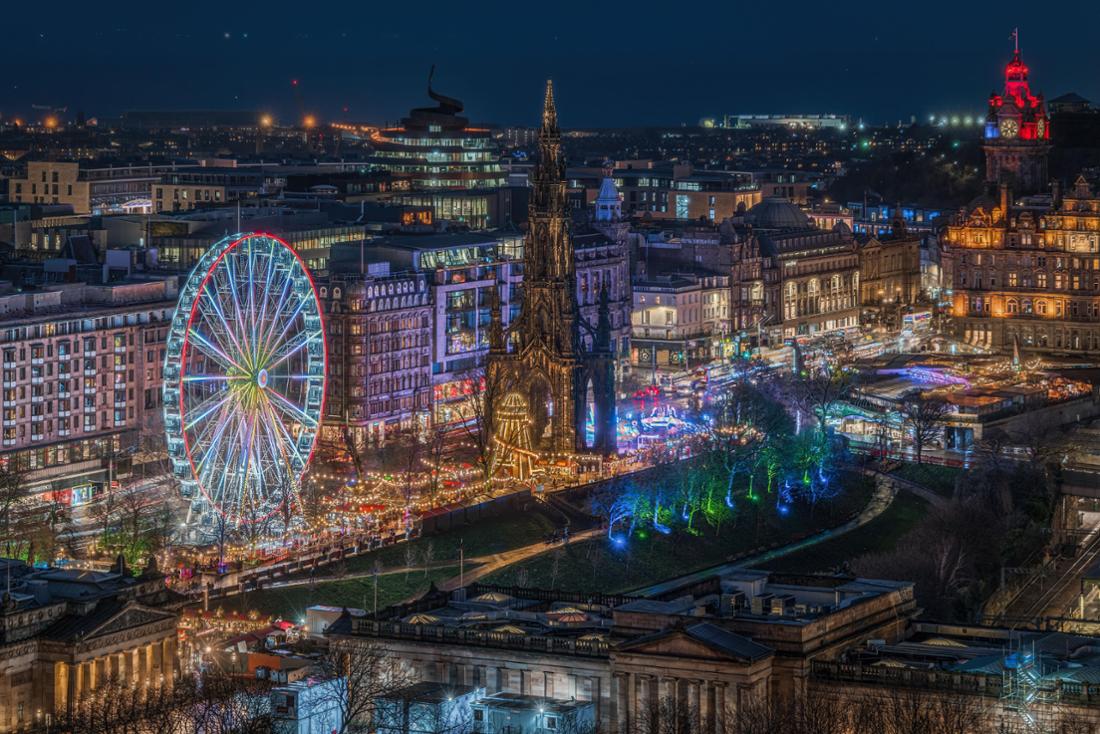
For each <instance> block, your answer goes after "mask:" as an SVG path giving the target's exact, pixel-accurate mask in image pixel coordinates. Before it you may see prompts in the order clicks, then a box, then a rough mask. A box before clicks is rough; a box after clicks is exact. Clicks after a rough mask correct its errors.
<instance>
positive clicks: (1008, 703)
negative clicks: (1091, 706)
mask: <svg viewBox="0 0 1100 734" xmlns="http://www.w3.org/2000/svg"><path fill="white" fill-rule="evenodd" d="M1002 667H1003V671H1002V674H1001V675H1002V686H1001V705H1002V707H1003V709H1004V711H1005V713H1006V714H1007V716H1006V719H1008V720H1007V721H1006V722H1005V723H1006V724H1007V725H1008V726H1009V727H1010V728H1009V731H1016V732H1027V733H1028V734H1045V733H1046V732H1047V731H1049V726H1048V725H1049V721H1048V719H1049V717H1050V711H1051V708H1052V707H1051V704H1053V703H1055V702H1056V701H1057V698H1058V689H1057V687H1056V686H1053V685H1051V684H1050V682H1049V681H1046V680H1044V679H1043V663H1042V658H1041V655H1039V654H1036V652H1035V643H1034V642H1032V643H1030V644H1021V645H1020V646H1019V647H1017V648H1015V649H1011V648H1010V649H1009V651H1008V652H1007V654H1006V655H1005V658H1004V662H1003V666H1002Z"/></svg>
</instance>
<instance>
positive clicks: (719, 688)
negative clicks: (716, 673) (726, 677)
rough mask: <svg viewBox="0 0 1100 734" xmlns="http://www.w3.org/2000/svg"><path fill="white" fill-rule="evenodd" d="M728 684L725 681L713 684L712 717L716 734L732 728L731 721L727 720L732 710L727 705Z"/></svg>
mask: <svg viewBox="0 0 1100 734" xmlns="http://www.w3.org/2000/svg"><path fill="white" fill-rule="evenodd" d="M728 688H729V687H728V686H727V685H726V684H725V683H715V684H714V719H715V724H717V726H715V730H716V732H717V734H726V732H727V731H729V730H731V729H732V722H730V721H729V716H730V714H731V713H733V712H732V710H731V709H730V707H729V701H728V696H727V693H726V692H727V690H728Z"/></svg>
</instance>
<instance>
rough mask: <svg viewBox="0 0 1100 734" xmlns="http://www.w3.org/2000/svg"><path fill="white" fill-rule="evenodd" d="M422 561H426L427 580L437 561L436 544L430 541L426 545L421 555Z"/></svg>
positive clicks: (425, 574)
mask: <svg viewBox="0 0 1100 734" xmlns="http://www.w3.org/2000/svg"><path fill="white" fill-rule="evenodd" d="M420 557H421V559H422V560H423V561H424V576H425V578H427V576H428V572H429V571H430V570H431V566H432V563H433V562H434V561H435V543H433V542H432V541H431V540H429V541H428V542H427V543H425V544H424V550H423V552H422V553H421V556H420Z"/></svg>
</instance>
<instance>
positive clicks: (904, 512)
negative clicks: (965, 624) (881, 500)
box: [759, 490, 928, 573]
mask: <svg viewBox="0 0 1100 734" xmlns="http://www.w3.org/2000/svg"><path fill="white" fill-rule="evenodd" d="M927 511H928V503H927V502H925V501H924V500H922V499H921V498H920V497H917V496H915V495H913V494H911V493H909V492H906V491H904V490H903V491H901V492H898V494H897V496H896V497H894V501H893V502H891V503H890V506H889V507H887V508H886V509H885V510H884V511H883V513H882V514H881V515H879V516H878V517H876V518H875V519H874V520H871V521H870V522H869V523H867V524H866V525H864V526H863V527H860V528H856V529H855V530H852V531H850V532H847V533H845V534H844V535H840V536H837V537H835V538H832V539H830V540H825V541H822V542H821V543H818V544H817V545H814V546H811V547H809V548H804V549H802V550H799V551H795V552H794V553H791V554H790V555H787V556H782V557H780V558H774V559H772V560H770V561H767V562H765V563H762V564H760V566H759V568H761V569H763V570H766V571H780V572H784V573H814V572H818V571H829V570H831V569H833V568H836V567H837V566H839V565H840V564H842V563H844V562H845V561H852V560H854V559H856V558H858V557H859V556H862V555H864V554H867V553H881V552H885V551H889V550H892V549H893V548H894V546H895V545H896V544H897V542H898V540H899V539H900V538H901V537H902V536H903V535H905V534H906V533H907V532H909V531H910V530H911V529H912V528H913V527H915V526H916V524H917V523H918V522H920V520H921V518H923V517H924V515H925V513H926V512H927Z"/></svg>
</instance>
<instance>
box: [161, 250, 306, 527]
mask: <svg viewBox="0 0 1100 734" xmlns="http://www.w3.org/2000/svg"><path fill="white" fill-rule="evenodd" d="M166 351H167V355H166V359H165V365H164V424H165V431H166V434H167V439H168V453H169V456H170V458H171V461H172V467H173V471H174V472H175V474H176V475H177V476H178V477H179V478H180V480H181V484H182V486H183V489H184V493H185V494H187V495H189V496H191V497H192V500H193V502H195V501H197V502H198V503H199V504H200V505H202V504H204V505H206V506H208V507H209V508H211V509H213V510H214V511H215V512H216V513H217V515H218V516H220V517H221V518H222V519H223V520H224V522H225V523H226V525H228V526H229V527H230V528H237V527H240V526H242V525H247V524H250V523H255V522H259V521H261V520H263V519H266V518H268V517H270V516H271V515H272V514H274V513H275V512H276V511H278V510H279V509H280V508H283V507H286V506H289V503H292V502H293V500H294V497H295V495H296V493H297V487H298V486H299V483H300V481H301V477H302V473H303V472H304V471H305V468H306V466H307V465H308V464H309V460H310V457H311V455H312V453H313V447H314V443H315V441H316V439H317V433H318V429H319V427H320V422H321V415H322V412H323V405H324V395H325V358H326V355H325V337H324V328H323V325H322V321H321V304H320V301H319V300H318V298H317V291H316V289H315V288H314V285H313V280H312V278H311V277H310V275H309V271H308V270H307V269H306V266H305V263H303V262H302V259H301V258H300V257H299V256H298V254H297V253H296V252H295V251H294V250H293V249H292V248H291V246H290V245H288V244H287V243H286V242H284V241H282V240H280V239H279V238H277V237H273V236H271V235H268V234H239V235H234V236H231V237H227V238H225V239H223V240H221V241H220V242H218V243H217V244H215V245H214V246H213V247H211V248H210V249H209V250H208V251H207V252H206V253H205V254H204V255H203V256H202V258H201V259H200V260H199V262H198V264H197V265H196V266H195V269H194V271H192V273H191V275H190V276H189V277H188V279H187V282H186V283H185V284H184V286H183V289H182V290H181V292H180V300H179V304H178V306H177V307H176V313H175V316H174V317H173V319H172V326H171V328H170V329H169V332H168V343H167V350H166ZM195 490H197V492H196V491H195ZM202 509H205V507H204V508H202ZM206 517H207V518H208V522H209V521H216V518H215V517H214V516H213V515H210V514H207V515H206Z"/></svg>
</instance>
